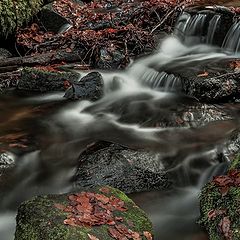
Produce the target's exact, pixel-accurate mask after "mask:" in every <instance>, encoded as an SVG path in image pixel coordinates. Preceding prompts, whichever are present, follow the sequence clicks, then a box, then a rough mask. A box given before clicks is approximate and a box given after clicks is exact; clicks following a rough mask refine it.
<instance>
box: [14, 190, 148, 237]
mask: <svg viewBox="0 0 240 240" xmlns="http://www.w3.org/2000/svg"><path fill="white" fill-rule="evenodd" d="M105 189H108V191H109V192H107V193H104V196H108V197H111V196H114V197H115V198H118V199H120V200H122V201H124V204H125V205H124V206H125V207H126V208H127V211H117V210H116V211H114V218H118V219H122V220H121V221H120V222H119V223H113V224H110V225H108V224H102V225H101V224H97V225H92V226H84V225H66V224H64V220H66V219H67V218H68V219H69V214H70V213H69V212H65V211H64V210H62V209H59V208H57V207H56V206H57V205H59V204H60V205H61V206H63V207H68V206H70V205H69V196H73V195H69V194H63V195H48V196H40V197H35V198H33V199H32V200H29V201H26V202H24V203H22V204H21V205H20V207H19V209H18V215H17V227H16V232H15V240H40V239H41V240H60V239H61V240H76V239H79V240H89V235H92V236H95V237H97V238H98V239H101V240H103V239H104V240H112V239H114V238H112V237H111V235H110V234H109V229H110V228H114V226H115V225H125V226H126V227H127V228H128V229H131V231H134V232H138V233H139V234H141V235H142V239H143V240H146V239H147V238H146V237H145V236H144V232H148V233H149V234H150V233H152V224H151V222H150V221H149V219H148V218H147V216H146V214H145V213H144V212H143V211H142V210H141V209H140V208H139V207H138V206H136V204H135V203H134V202H133V201H132V200H131V199H129V198H128V197H127V196H126V195H125V194H124V193H123V192H121V191H119V190H117V189H114V188H111V187H105ZM90 192H92V193H95V194H99V195H101V194H103V192H102V191H101V188H100V187H99V188H96V189H94V190H93V189H91V190H90ZM73 194H74V193H73ZM90 221H91V220H90ZM100 221H101V220H100Z"/></svg>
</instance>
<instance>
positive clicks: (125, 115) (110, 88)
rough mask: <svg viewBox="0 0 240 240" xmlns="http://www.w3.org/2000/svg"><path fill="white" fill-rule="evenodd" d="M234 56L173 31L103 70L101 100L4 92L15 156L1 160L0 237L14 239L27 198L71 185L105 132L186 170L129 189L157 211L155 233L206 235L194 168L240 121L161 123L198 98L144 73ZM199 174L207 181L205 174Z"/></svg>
mask: <svg viewBox="0 0 240 240" xmlns="http://www.w3.org/2000/svg"><path fill="white" fill-rule="evenodd" d="M229 57H230V56H228V55H226V54H225V53H218V52H216V49H214V48H211V47H209V46H204V45H199V46H194V47H186V46H183V45H182V44H181V43H180V42H179V41H178V40H177V39H174V38H170V39H167V40H165V41H164V42H163V43H162V45H161V47H160V48H159V50H158V51H157V52H156V53H154V54H153V55H151V56H148V57H147V58H144V59H140V60H139V61H137V62H134V63H133V64H132V65H130V66H129V67H128V68H127V69H126V70H125V71H119V72H104V73H102V74H103V77H104V84H105V89H104V90H105V94H104V97H103V98H102V99H100V100H98V101H97V102H89V101H77V102H68V101H67V100H66V99H64V98H62V96H63V95H64V93H53V94H44V95H34V96H29V95H23V93H22V92H20V93H18V92H10V93H9V94H6V95H3V96H1V97H0V110H1V117H0V119H1V121H0V142H1V145H0V147H1V151H2V152H11V153H13V155H12V158H13V159H12V160H13V162H14V163H15V164H12V165H10V166H8V165H7V164H6V166H5V165H3V167H2V168H4V167H5V169H4V170H3V171H2V175H0V188H1V199H0V209H1V212H2V213H1V214H0V235H1V240H10V239H13V234H14V216H15V212H16V208H17V206H18V205H19V204H20V203H21V202H22V201H24V200H26V199H29V198H31V197H32V196H35V195H39V194H47V193H62V192H67V191H70V190H71V189H72V183H71V182H70V179H71V177H72V176H73V175H74V173H75V170H76V167H77V165H78V157H79V155H80V154H81V152H82V151H84V150H85V149H86V148H87V146H88V145H89V144H91V143H93V142H96V141H99V140H104V141H109V142H114V143H118V144H121V145H124V146H127V147H129V148H132V149H136V150H137V149H146V150H149V151H154V152H157V153H158V154H159V156H161V159H165V158H166V159H172V160H176V161H172V164H170V165H171V167H168V168H166V169H165V170H166V171H167V172H171V174H173V175H174V174H175V169H183V170H184V171H183V173H181V171H180V175H176V176H175V178H176V180H177V182H179V184H178V186H181V187H178V188H174V189H172V190H171V191H168V192H149V193H148V192H145V193H137V194H133V195H131V196H132V197H133V199H135V201H136V202H137V203H138V204H139V205H140V206H142V207H143V209H145V210H146V212H147V213H148V215H149V217H150V218H151V219H152V221H153V223H154V227H155V231H156V239H161V240H170V239H178V240H188V239H189V240H194V239H195V240H197V239H198V240H204V239H206V235H205V234H204V233H203V232H202V230H201V229H200V228H199V227H198V226H197V225H196V224H195V222H196V219H197V217H198V215H199V207H198V198H197V197H198V194H199V191H200V187H201V186H200V185H197V184H196V181H195V182H191V179H190V180H189V179H188V175H189V174H190V173H191V172H192V171H197V170H198V172H200V173H203V172H204V170H205V171H208V170H207V169H208V167H209V166H210V167H211V166H212V165H213V163H212V162H211V161H212V157H211V156H212V155H211V154H212V153H213V152H214V153H216V151H215V150H216V149H217V148H219V146H222V145H223V144H224V143H225V141H226V140H227V139H228V138H229V136H231V134H232V132H233V131H234V130H235V129H236V128H238V127H239V126H238V122H237V121H235V120H234V119H232V120H226V121H216V122H212V123H208V124H206V125H205V126H199V127H194V128H192V127H189V126H188V127H182V128H180V127H175V126H170V127H166V128H165V127H160V126H159V124H158V123H159V122H158V121H160V120H159V116H171V115H173V114H174V113H176V112H178V111H180V110H181V109H183V108H185V107H187V106H190V105H191V104H194V101H195V100H194V99H192V98H189V97H186V96H184V95H183V94H181V93H179V92H178V90H179V89H178V88H177V89H172V86H173V85H171V89H166V88H157V89H154V88H152V87H151V86H150V87H149V86H148V85H146V84H145V82H146V81H148V80H149V79H148V78H152V75H151V74H148V75H144V73H146V72H150V73H152V72H154V74H155V71H160V70H163V71H164V70H166V69H168V70H169V69H175V72H180V71H182V68H183V67H185V68H195V65H196V63H199V62H201V63H202V62H205V63H206V62H211V61H214V62H215V61H219V60H223V59H228V58H229ZM193 63H194V64H193ZM84 74H86V73H82V75H84ZM143 76H144V77H143ZM149 122H150V123H151V124H149ZM203 155H204V157H205V158H204V159H205V160H204V161H205V162H207V163H209V164H207V165H206V167H203V166H200V168H199V169H193V168H192V167H191V165H190V164H189V163H191V162H192V161H195V159H196V158H198V157H199V156H203ZM146 161H147V159H146ZM200 165H205V163H204V162H203V164H200ZM202 167H203V168H202ZM0 170H1V169H0ZM210 175H211V174H210ZM208 177H209V175H208ZM204 179H205V180H206V179H207V176H206V177H204ZM197 182H199V183H202V182H204V181H202V180H201V178H199V179H198V181H197Z"/></svg>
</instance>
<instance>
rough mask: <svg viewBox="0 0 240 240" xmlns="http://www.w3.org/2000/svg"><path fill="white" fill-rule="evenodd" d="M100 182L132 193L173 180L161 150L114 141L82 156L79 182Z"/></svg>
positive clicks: (77, 183)
mask: <svg viewBox="0 0 240 240" xmlns="http://www.w3.org/2000/svg"><path fill="white" fill-rule="evenodd" d="M98 185H109V186H112V187H116V188H119V189H120V190H122V191H124V192H126V193H132V192H140V191H147V190H154V189H155V190H156V189H165V188H167V187H168V186H169V182H168V180H167V178H166V177H165V174H164V172H163V169H162V165H161V163H160V162H159V161H158V157H157V154H154V153H150V152H146V151H134V150H131V149H127V148H125V147H122V146H120V145H114V144H112V145H110V146H108V147H103V148H100V149H97V150H88V151H87V152H85V153H83V154H82V155H81V156H80V159H79V167H78V170H77V173H76V176H75V186H76V187H79V186H80V187H94V186H98Z"/></svg>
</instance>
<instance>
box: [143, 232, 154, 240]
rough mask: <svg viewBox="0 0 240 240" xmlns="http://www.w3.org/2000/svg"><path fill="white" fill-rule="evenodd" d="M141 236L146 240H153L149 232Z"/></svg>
mask: <svg viewBox="0 0 240 240" xmlns="http://www.w3.org/2000/svg"><path fill="white" fill-rule="evenodd" d="M143 235H144V236H145V237H146V239H147V240H153V237H152V234H151V233H150V232H147V231H144V232H143Z"/></svg>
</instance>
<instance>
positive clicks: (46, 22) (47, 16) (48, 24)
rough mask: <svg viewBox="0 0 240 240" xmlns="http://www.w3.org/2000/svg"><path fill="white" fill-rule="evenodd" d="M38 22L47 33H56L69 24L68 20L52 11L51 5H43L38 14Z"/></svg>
mask: <svg viewBox="0 0 240 240" xmlns="http://www.w3.org/2000/svg"><path fill="white" fill-rule="evenodd" d="M39 18H40V19H39V20H40V21H41V23H42V25H43V26H44V28H45V29H46V30H47V31H52V32H55V33H58V32H59V30H60V29H61V28H62V26H64V25H66V24H70V23H69V22H68V20H67V19H66V18H65V17H63V16H61V15H60V14H58V13H57V12H56V11H54V9H53V7H52V3H49V4H47V5H45V6H44V7H43V8H42V10H41V12H40V13H39Z"/></svg>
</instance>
